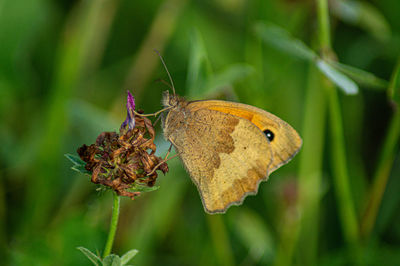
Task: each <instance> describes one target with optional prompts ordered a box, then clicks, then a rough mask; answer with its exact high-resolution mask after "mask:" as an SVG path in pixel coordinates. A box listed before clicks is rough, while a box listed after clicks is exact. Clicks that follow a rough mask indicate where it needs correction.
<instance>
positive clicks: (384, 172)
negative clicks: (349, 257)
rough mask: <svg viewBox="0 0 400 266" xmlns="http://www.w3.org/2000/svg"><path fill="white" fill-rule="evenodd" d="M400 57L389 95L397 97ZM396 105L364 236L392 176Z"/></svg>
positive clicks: (398, 123)
mask: <svg viewBox="0 0 400 266" xmlns="http://www.w3.org/2000/svg"><path fill="white" fill-rule="evenodd" d="M399 75H400V58H399V60H398V62H397V66H396V68H395V71H394V72H393V75H392V80H391V82H390V86H389V90H388V91H389V97H390V98H393V97H395V93H396V91H395V90H396V89H397V90H398V86H399V84H400V82H399V80H400V77H399ZM395 104H397V106H396V107H395V110H394V114H393V117H392V120H391V121H390V125H389V129H388V132H387V135H386V138H385V140H384V144H383V148H382V152H381V156H380V160H379V163H378V167H377V170H376V172H375V176H374V181H373V184H372V187H371V191H370V193H368V197H369V199H368V204H367V208H366V209H365V212H364V215H363V220H362V224H361V234H362V236H363V237H364V238H367V237H368V236H369V235H370V233H371V231H372V229H373V227H374V224H375V221H376V217H377V215H378V211H379V206H380V205H381V202H382V197H383V194H384V192H385V190H386V185H387V181H388V179H389V176H390V170H391V168H392V165H393V162H394V158H395V153H396V146H397V144H398V142H399V136H400V111H399V109H398V108H399V107H400V106H398V103H395Z"/></svg>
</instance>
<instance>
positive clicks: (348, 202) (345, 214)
mask: <svg viewBox="0 0 400 266" xmlns="http://www.w3.org/2000/svg"><path fill="white" fill-rule="evenodd" d="M317 5H318V21H319V36H320V38H319V40H320V47H321V49H322V58H323V59H326V58H329V57H330V55H331V54H332V50H331V47H332V45H331V40H330V28H329V10H328V1H327V0H317ZM325 87H326V89H327V90H328V102H329V113H330V127H331V139H332V168H333V176H334V186H335V191H336V196H337V200H338V203H339V206H338V207H339V215H340V220H341V223H342V227H343V231H344V237H345V239H346V241H347V242H348V243H351V244H355V243H356V242H357V241H358V236H359V233H358V222H357V216H356V213H355V208H354V202H353V199H352V197H351V190H350V182H349V175H348V169H347V163H346V149H345V141H344V135H343V120H342V114H341V109H340V103H339V99H338V93H337V90H336V88H335V87H334V85H333V84H332V83H331V82H329V81H327V83H326V86H325Z"/></svg>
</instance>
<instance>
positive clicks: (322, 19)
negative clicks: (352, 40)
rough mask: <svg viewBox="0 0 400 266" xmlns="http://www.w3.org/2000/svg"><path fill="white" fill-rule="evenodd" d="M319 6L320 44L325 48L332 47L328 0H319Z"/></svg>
mask: <svg viewBox="0 0 400 266" xmlns="http://www.w3.org/2000/svg"><path fill="white" fill-rule="evenodd" d="M317 6H318V13H317V15H318V25H319V42H320V46H321V48H322V49H323V50H325V49H331V37H330V30H329V28H330V25H329V9H328V1H327V0H317Z"/></svg>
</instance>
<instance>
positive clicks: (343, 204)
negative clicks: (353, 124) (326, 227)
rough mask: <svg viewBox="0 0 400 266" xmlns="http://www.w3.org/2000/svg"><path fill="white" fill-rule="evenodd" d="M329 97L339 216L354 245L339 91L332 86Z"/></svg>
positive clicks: (354, 223) (355, 229) (354, 219)
mask: <svg viewBox="0 0 400 266" xmlns="http://www.w3.org/2000/svg"><path fill="white" fill-rule="evenodd" d="M328 95H329V97H328V99H329V109H330V110H329V111H330V127H331V141H332V153H333V154H332V168H333V174H334V186H335V191H336V196H337V200H338V202H339V215H340V219H341V223H342V227H343V231H344V237H345V239H346V241H347V242H349V243H352V244H354V243H356V242H357V240H358V224H357V216H356V213H355V210H354V202H353V199H352V197H351V190H350V184H349V175H348V170H347V163H346V150H345V141H344V136H343V121H342V115H341V111H340V104H339V99H338V94H337V90H336V89H335V88H334V87H333V85H332V84H331V85H330V86H329V88H328Z"/></svg>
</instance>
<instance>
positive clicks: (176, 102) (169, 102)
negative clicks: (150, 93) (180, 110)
mask: <svg viewBox="0 0 400 266" xmlns="http://www.w3.org/2000/svg"><path fill="white" fill-rule="evenodd" d="M186 104H187V102H186V100H185V99H184V98H182V97H180V96H178V95H175V94H173V95H171V94H169V91H164V93H163V98H162V105H163V106H164V107H165V108H168V107H170V108H176V107H184V106H183V105H186Z"/></svg>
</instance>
